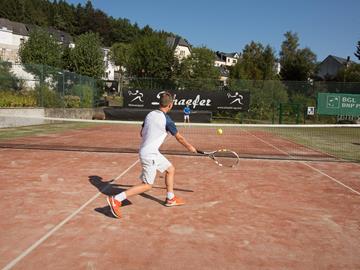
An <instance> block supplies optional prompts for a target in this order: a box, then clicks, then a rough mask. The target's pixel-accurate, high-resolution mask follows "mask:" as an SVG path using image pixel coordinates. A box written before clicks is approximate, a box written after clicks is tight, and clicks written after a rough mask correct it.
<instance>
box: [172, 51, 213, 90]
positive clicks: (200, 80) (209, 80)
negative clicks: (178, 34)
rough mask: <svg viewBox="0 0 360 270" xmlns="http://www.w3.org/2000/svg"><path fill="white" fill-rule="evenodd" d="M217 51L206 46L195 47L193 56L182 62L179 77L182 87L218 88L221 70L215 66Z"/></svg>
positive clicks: (198, 88) (197, 88) (194, 88)
mask: <svg viewBox="0 0 360 270" xmlns="http://www.w3.org/2000/svg"><path fill="white" fill-rule="evenodd" d="M214 60H215V53H214V52H213V51H211V50H210V49H208V48H206V47H197V48H193V49H192V52H191V56H189V57H188V58H186V59H184V60H183V61H182V62H181V63H180V68H179V71H178V73H179V75H178V77H179V78H180V79H181V80H182V84H183V86H182V87H185V88H187V89H192V90H214V89H216V88H217V86H218V83H219V78H220V71H219V69H217V68H216V67H215V66H214Z"/></svg>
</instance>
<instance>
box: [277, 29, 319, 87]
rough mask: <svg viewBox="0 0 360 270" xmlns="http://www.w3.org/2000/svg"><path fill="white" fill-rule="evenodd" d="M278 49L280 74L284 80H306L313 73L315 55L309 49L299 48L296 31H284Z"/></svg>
mask: <svg viewBox="0 0 360 270" xmlns="http://www.w3.org/2000/svg"><path fill="white" fill-rule="evenodd" d="M284 36H285V40H284V41H283V43H282V45H281V51H280V64H281V71H280V75H281V78H282V80H284V81H307V80H308V79H309V78H310V77H311V76H312V75H313V73H314V71H315V67H316V55H315V54H314V53H313V52H312V51H311V50H310V49H309V48H304V49H299V37H298V35H297V34H296V33H292V32H286V33H285V35H284Z"/></svg>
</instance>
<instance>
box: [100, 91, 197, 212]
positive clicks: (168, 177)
mask: <svg viewBox="0 0 360 270" xmlns="http://www.w3.org/2000/svg"><path fill="white" fill-rule="evenodd" d="M172 107H173V97H172V95H171V94H170V93H169V92H164V93H162V94H161V96H160V108H159V109H158V110H154V111H152V112H150V113H148V115H147V116H146V118H145V121H144V123H143V125H142V128H141V132H140V135H141V137H142V142H141V145H140V150H139V157H140V162H141V167H142V171H141V175H140V180H141V183H140V184H138V185H135V186H133V187H131V188H129V189H127V190H126V191H123V192H121V193H119V194H116V195H114V196H108V197H107V202H108V204H109V206H110V210H111V212H112V214H113V215H114V216H115V217H117V218H120V217H121V211H120V207H121V205H122V201H124V200H125V199H126V198H129V197H131V196H135V195H138V194H140V193H143V192H146V191H149V190H150V189H151V188H152V185H153V184H154V181H155V177H156V172H157V171H159V172H161V173H165V184H166V190H167V194H166V199H165V205H166V206H177V205H183V204H184V203H185V202H184V200H183V199H181V198H179V197H177V196H175V194H174V176H175V167H174V165H173V164H171V162H170V161H169V160H168V159H167V158H166V157H165V156H163V155H162V154H161V153H160V151H159V148H160V146H161V145H162V144H163V142H164V140H165V138H166V136H167V134H168V133H170V134H171V135H172V136H174V137H175V139H176V140H177V141H178V142H179V143H180V144H182V145H183V146H184V147H185V148H186V149H187V150H188V151H190V152H193V153H196V149H195V147H194V146H192V145H191V144H190V143H188V142H187V140H186V139H185V138H184V137H183V136H182V135H181V134H180V133H179V131H178V130H177V127H176V125H175V123H174V122H173V120H172V119H171V118H170V116H169V115H168V114H167V113H168V112H169V111H170V110H171V109H172Z"/></svg>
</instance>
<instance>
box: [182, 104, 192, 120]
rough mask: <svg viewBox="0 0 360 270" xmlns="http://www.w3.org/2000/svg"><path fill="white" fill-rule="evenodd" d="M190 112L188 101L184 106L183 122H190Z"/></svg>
mask: <svg viewBox="0 0 360 270" xmlns="http://www.w3.org/2000/svg"><path fill="white" fill-rule="evenodd" d="M190 113H191V110H190V108H189V103H186V106H185V108H184V123H186V122H188V123H190Z"/></svg>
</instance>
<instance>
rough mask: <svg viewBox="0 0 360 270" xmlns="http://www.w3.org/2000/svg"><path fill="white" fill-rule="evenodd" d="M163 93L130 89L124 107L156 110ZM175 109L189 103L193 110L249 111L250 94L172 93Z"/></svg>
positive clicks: (125, 92)
mask: <svg viewBox="0 0 360 270" xmlns="http://www.w3.org/2000/svg"><path fill="white" fill-rule="evenodd" d="M162 92H163V91H156V90H141V89H130V90H127V91H124V93H123V95H124V107H127V108H144V109H156V108H158V107H159V99H160V94H161V93H162ZM171 93H172V94H173V96H174V109H175V110H176V109H179V110H182V109H183V108H184V106H185V105H186V104H187V103H188V104H189V107H190V108H191V109H192V110H206V111H216V110H238V111H248V110H249V104H250V93H249V92H229V91H221V92H220V91H171Z"/></svg>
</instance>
